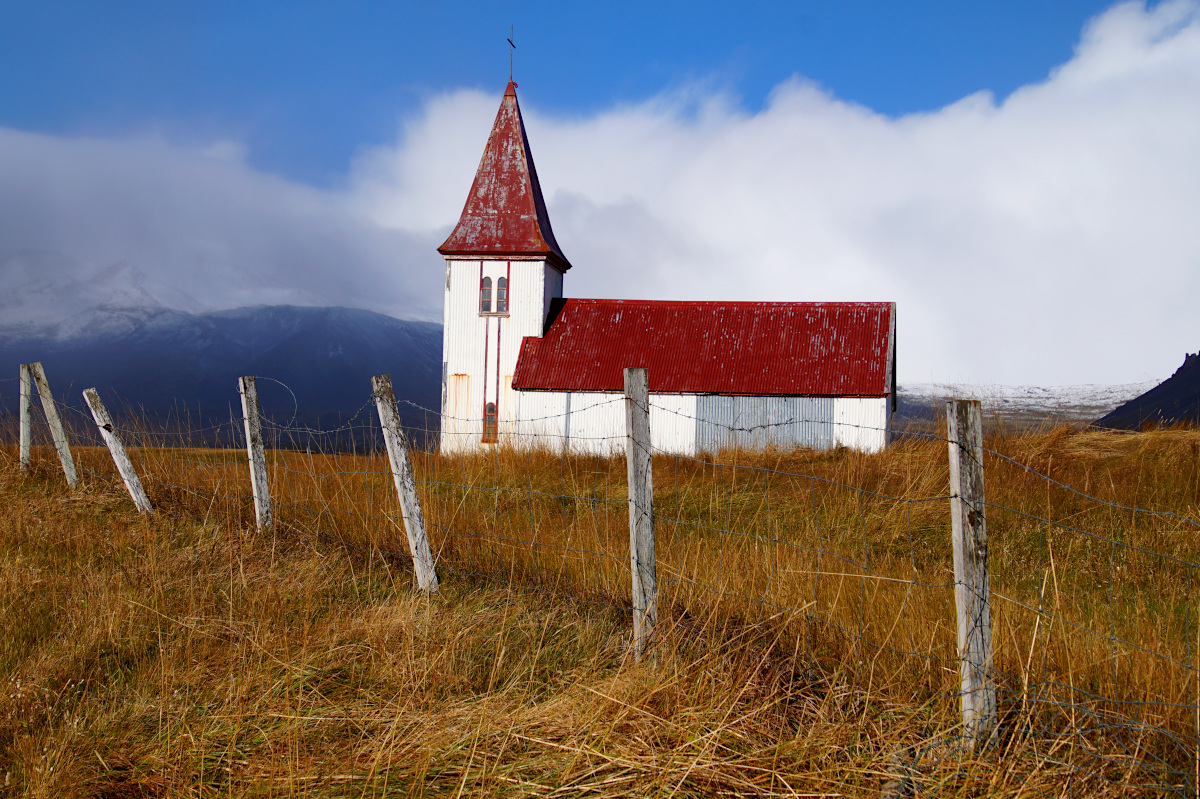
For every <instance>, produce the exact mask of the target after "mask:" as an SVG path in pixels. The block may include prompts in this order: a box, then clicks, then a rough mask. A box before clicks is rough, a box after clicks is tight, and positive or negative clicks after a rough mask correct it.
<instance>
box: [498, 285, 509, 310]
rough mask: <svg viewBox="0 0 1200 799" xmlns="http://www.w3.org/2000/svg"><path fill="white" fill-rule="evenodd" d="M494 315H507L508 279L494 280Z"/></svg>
mask: <svg viewBox="0 0 1200 799" xmlns="http://www.w3.org/2000/svg"><path fill="white" fill-rule="evenodd" d="M496 313H508V278H506V277H498V278H496Z"/></svg>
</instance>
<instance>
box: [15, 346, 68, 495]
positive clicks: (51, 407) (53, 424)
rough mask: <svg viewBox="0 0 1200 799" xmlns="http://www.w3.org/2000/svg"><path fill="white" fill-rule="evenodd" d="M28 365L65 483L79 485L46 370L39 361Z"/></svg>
mask: <svg viewBox="0 0 1200 799" xmlns="http://www.w3.org/2000/svg"><path fill="white" fill-rule="evenodd" d="M28 366H29V373H30V375H32V377H33V382H34V385H36V386H37V390H38V395H39V396H40V397H41V398H42V410H43V411H45V413H46V423H47V424H49V425H50V437H51V438H53V439H54V448H55V449H56V450H58V460H59V461H60V462H61V463H62V469H63V474H64V475H66V478H67V485H69V486H71V488H74V487H75V486H77V485H79V475H78V474H76V472H75V459H74V458H72V457H71V445H70V444H68V443H67V433H66V431H65V430H64V429H63V424H62V419H60V418H58V406H57V405H55V404H54V395H53V394H51V393H50V383H49V382H48V381H47V380H46V370H45V369H43V368H42V362H41V361H34V362H33V363H31V364H28Z"/></svg>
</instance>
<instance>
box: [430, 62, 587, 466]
mask: <svg viewBox="0 0 1200 799" xmlns="http://www.w3.org/2000/svg"><path fill="white" fill-rule="evenodd" d="M516 90H517V84H515V83H513V82H512V81H511V80H510V81H509V83H508V87H507V88H506V89H505V91H504V99H503V100H501V102H500V110H499V112H497V114H496V121H495V123H493V125H492V132H491V135H490V136H489V137H488V142H487V146H486V147H485V148H484V151H483V158H482V159H480V161H479V169H478V170H477V171H476V173H475V182H474V183H472V184H471V193H470V194H469V195H467V202H466V205H465V206H463V211H462V216H461V217H460V218H459V220H458V225H457V226H455V228H454V231H453V232H452V233H451V234H450V237H449V238H448V239H446V241H445V242H444V243H443V244H442V246H441V247H438V252H440V253H441V254H442V256H443V257H444V258H445V259H446V295H445V305H444V311H443V320H444V328H443V333H442V427H441V449H442V451H443V452H453V451H460V450H464V449H465V450H472V449H479V448H480V447H482V446H486V445H489V444H495V443H497V442H498V441H499V440H500V437H501V436H502V435H503V433H504V431H505V430H506V429H511V425H512V424H513V422H515V420H516V418H517V416H516V414H517V402H516V396H515V392H514V391H513V389H512V379H513V372H514V369H515V367H516V363H517V355H518V353H519V352H520V349H521V339H522V338H524V337H525V336H536V337H538V338H540V337H541V336H542V332H543V330H544V328H545V324H546V319H547V316H548V314H549V313H550V304H551V301H552V300H554V299H556V298H558V297H561V296H562V285H563V274H564V273H565V272H566V271H567V270H568V269H570V268H571V264H570V262H568V261H567V259H566V256H564V255H563V254H562V251H561V250H560V249H559V247H558V243H557V242H556V241H555V240H554V231H553V230H551V229H550V217H549V216H548V215H547V213H546V203H545V201H544V200H543V199H542V189H541V186H540V185H538V177H537V170H536V169H534V166H533V155H532V154H531V153H530V151H529V140H528V138H527V137H526V135H525V123H524V122H523V121H522V119H521V108H520V106H518V105H517V91H516Z"/></svg>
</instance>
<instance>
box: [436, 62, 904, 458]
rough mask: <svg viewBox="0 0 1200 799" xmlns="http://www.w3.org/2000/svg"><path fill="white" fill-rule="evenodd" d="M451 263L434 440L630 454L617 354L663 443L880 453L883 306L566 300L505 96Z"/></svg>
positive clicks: (523, 141) (888, 404) (668, 446)
mask: <svg viewBox="0 0 1200 799" xmlns="http://www.w3.org/2000/svg"><path fill="white" fill-rule="evenodd" d="M438 252H440V253H441V254H442V255H443V256H444V257H445V259H446V294H445V306H444V307H445V310H444V315H445V327H444V332H443V340H442V408H441V434H440V446H441V450H442V451H443V452H460V451H464V450H465V451H472V450H479V449H481V448H486V447H491V446H496V445H504V444H509V445H512V446H518V447H524V446H530V445H534V446H546V447H550V448H563V447H566V448H569V449H570V450H572V451H579V452H599V453H615V452H619V451H623V447H624V435H625V409H624V404H623V397H624V393H623V392H624V378H623V370H624V369H625V367H645V368H647V369H648V370H649V378H650V392H651V396H650V404H651V409H650V431H651V437H652V442H653V445H654V446H655V447H656V448H658V449H660V450H664V451H669V452H677V453H681V454H688V455H692V454H697V453H700V452H706V451H716V450H719V449H721V448H724V447H731V446H732V447H742V448H750V449H761V448H765V447H770V446H775V447H794V446H803V447H811V448H816V449H829V448H833V447H838V446H847V447H852V448H855V449H860V450H866V451H878V450H880V449H882V448H883V447H884V446H885V445H886V443H887V441H888V432H889V427H890V422H891V418H892V414H893V413H894V412H895V410H896V368H895V366H896V305H895V303H890V302H669V301H655V300H602V299H575V298H571V299H567V298H564V297H563V280H564V276H565V275H566V273H567V272H568V271H569V270H570V269H571V263H570V262H569V261H568V260H567V258H566V256H565V255H563V253H562V250H561V249H560V247H559V246H558V242H556V241H555V239H554V232H553V230H552V229H551V227H550V218H549V216H548V215H547V213H546V205H545V202H544V201H543V199H542V191H541V187H540V186H539V185H538V178H537V171H536V170H535V169H534V165H533V156H532V154H531V153H530V149H529V141H528V138H527V137H526V134H525V125H524V123H523V121H522V119H521V110H520V107H519V106H518V105H517V94H516V84H515V83H512V82H511V81H510V82H509V84H508V88H507V89H506V90H505V92H504V99H503V100H502V101H501V104H500V111H499V113H497V115H496V121H495V124H494V125H493V126H492V132H491V135H490V136H489V138H488V142H487V147H486V148H485V149H484V152H483V158H482V160H481V161H480V163H479V169H478V171H477V172H476V174H475V181H474V183H473V184H472V186H471V193H470V194H469V195H468V196H467V202H466V205H465V207H464V208H463V212H462V216H461V218H460V219H459V221H458V225H457V226H456V227H455V228H454V231H453V232H452V233H451V234H450V237H449V238H447V239H446V241H445V243H443V244H442V246H441V247H439V248H438Z"/></svg>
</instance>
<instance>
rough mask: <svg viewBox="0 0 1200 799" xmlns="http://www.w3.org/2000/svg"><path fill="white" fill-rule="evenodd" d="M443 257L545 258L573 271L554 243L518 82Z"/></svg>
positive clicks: (506, 96)
mask: <svg viewBox="0 0 1200 799" xmlns="http://www.w3.org/2000/svg"><path fill="white" fill-rule="evenodd" d="M438 252H440V253H441V254H442V255H458V256H462V255H493V256H495V255H542V256H545V257H546V260H547V261H548V262H549V263H550V264H552V265H553V266H554V267H555V268H557V269H558V270H560V271H562V272H565V271H566V270H568V269H570V268H571V264H570V262H569V261H567V258H566V256H565V255H563V254H562V250H561V249H559V246H558V242H557V241H555V240H554V231H553V230H552V229H551V227H550V216H549V215H548V214H547V213H546V203H545V201H544V200H543V199H542V187H541V184H539V183H538V177H537V169H535V168H534V165H533V154H532V152H531V151H530V149H529V139H528V137H527V136H526V134H525V122H524V121H523V120H522V118H521V108H520V106H519V105H518V104H517V84H515V83H513V82H512V81H509V83H508V88H507V89H506V90H505V92H504V99H503V100H502V101H501V103H500V110H499V111H498V112H497V113H496V121H495V123H493V125H492V133H491V135H490V136H489V137H488V143H487V146H486V147H485V148H484V150H483V158H481V159H480V161H479V169H478V171H476V173H475V182H474V183H473V184H471V192H470V193H469V194H468V195H467V202H466V205H464V206H463V212H462V216H461V217H460V218H459V220H458V225H457V226H455V228H454V231H453V232H452V233H451V234H450V237H449V238H447V239H446V241H445V242H443V243H442V246H441V247H438Z"/></svg>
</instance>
